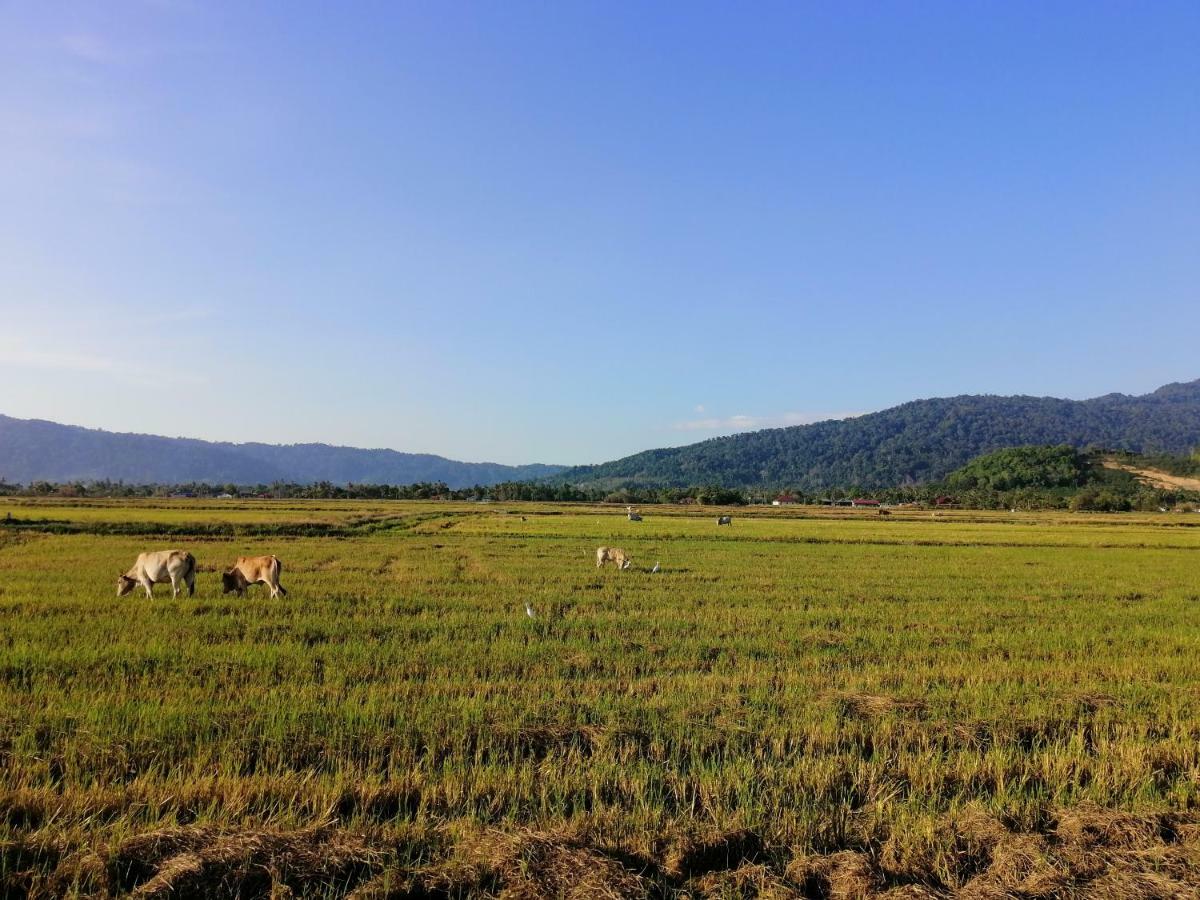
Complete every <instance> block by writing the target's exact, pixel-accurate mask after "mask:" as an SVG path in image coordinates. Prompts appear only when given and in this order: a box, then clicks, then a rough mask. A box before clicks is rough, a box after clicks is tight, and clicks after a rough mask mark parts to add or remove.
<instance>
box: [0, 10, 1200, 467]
mask: <svg viewBox="0 0 1200 900" xmlns="http://www.w3.org/2000/svg"><path fill="white" fill-rule="evenodd" d="M1197 48H1200V4H1198V3H1196V2H1194V0H1190V2H1181V3H1172V2H1155V3H1134V2H1129V3H1103V2H1100V3H1097V2H1086V3H1084V2H1079V3H1069V2H1062V3H1043V2H1031V3H1020V2H978V3H973V2H959V0H954V2H945V3H919V4H918V3H877V2H870V3H862V4H857V3H801V2H788V3H780V4H770V3H755V4H745V3H727V4H715V3H703V2H699V3H697V2H688V3H676V4H671V3H663V4H646V3H632V2H629V3H623V2H611V0H606V2H596V3H572V2H564V3H520V2H504V3H495V2H488V3H478V4H463V3H407V4H402V3H394V2H379V3H347V4H329V3H300V2H276V3H266V2H264V3H258V2H256V3H243V2H236V3H235V2H229V3H224V4H221V3H215V2H213V3H209V2H200V0H194V2H192V0H141V2H134V0H126V2H111V3H109V2H105V3H100V2H87V3H83V2H79V3H72V2H61V3H58V2H55V3H47V2H43V0H8V2H3V0H0V412H3V413H7V414H9V415H15V416H21V417H40V418H49V419H54V420H58V421H63V422H70V423H75V424H83V425H89V426H97V427H104V428H108V429H112V430H120V431H144V432H152V433H162V434H170V435H187V436H195V437H204V438H211V439H225V440H265V441H272V442H292V441H307V440H321V441H328V442H334V443H345V444H353V445H359V446H387V447H394V448H397V449H402V450H413V451H430V452H436V453H442V454H445V455H448V456H451V457H454V458H458V459H471V460H480V459H492V460H497V461H501V462H532V461H543V462H563V463H576V462H590V461H601V460H605V459H610V458H614V457H617V456H621V455H624V454H626V453H629V452H632V451H636V450H639V449H644V448H648V447H653V446H663V445H668V444H680V443H687V442H691V441H693V440H699V439H702V438H705V437H709V436H712V435H714V434H719V433H728V432H729V431H731V430H735V429H737V428H744V427H754V426H759V425H764V424H776V423H781V422H801V421H810V420H813V419H818V418H826V417H830V416H837V415H845V414H849V413H855V412H863V411H868V410H875V409H881V408H884V407H887V406H890V405H894V404H896V403H899V402H903V401H906V400H909V399H913V398H917V397H926V396H938V395H947V394H956V393H1003V394H1007V393H1032V394H1039V395H1042V394H1049V395H1055V396H1067V397H1076V398H1082V397H1087V396H1094V395H1097V394H1102V393H1107V392H1109V391H1123V392H1127V393H1142V392H1145V391H1148V390H1152V389H1153V388H1155V387H1157V386H1158V385H1160V384H1162V383H1164V382H1168V381H1177V380H1190V379H1193V378H1196V377H1198V376H1200V290H1198V287H1200V52H1198V49H1197Z"/></svg>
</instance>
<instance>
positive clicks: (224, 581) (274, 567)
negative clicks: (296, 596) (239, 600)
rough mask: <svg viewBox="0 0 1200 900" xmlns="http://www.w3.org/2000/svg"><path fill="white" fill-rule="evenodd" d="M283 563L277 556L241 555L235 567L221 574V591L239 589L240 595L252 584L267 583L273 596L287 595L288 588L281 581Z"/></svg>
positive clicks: (226, 592) (226, 591) (227, 591)
mask: <svg viewBox="0 0 1200 900" xmlns="http://www.w3.org/2000/svg"><path fill="white" fill-rule="evenodd" d="M282 571H283V565H282V564H281V563H280V562H279V557H277V556H239V557H238V558H237V562H235V563H234V564H233V568H232V569H229V570H228V571H226V572H223V573H222V574H221V593H223V594H228V593H230V592H232V591H237V594H238V596H239V597H240V596H242V594H243V592H244V591H245V590H246V588H248V587H249V586H250V585H252V584H265V585H266V586H267V588H268V589H269V590H270V591H271V596H272V597H273V598H274V597H279V596H284V597H286V596H287V590H286V589H285V588H284V586H283V585H282V584H280V583H279V573H280V572H282Z"/></svg>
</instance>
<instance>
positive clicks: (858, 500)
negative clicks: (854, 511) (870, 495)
mask: <svg viewBox="0 0 1200 900" xmlns="http://www.w3.org/2000/svg"><path fill="white" fill-rule="evenodd" d="M850 505H851V506H872V507H876V506H879V501H878V500H869V499H867V498H866V497H855V498H854V499H853V500H851V501H850Z"/></svg>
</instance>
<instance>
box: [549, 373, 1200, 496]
mask: <svg viewBox="0 0 1200 900" xmlns="http://www.w3.org/2000/svg"><path fill="white" fill-rule="evenodd" d="M1060 444H1065V445H1068V446H1070V447H1076V448H1085V447H1105V448H1108V449H1113V450H1129V451H1133V452H1136V453H1149V454H1154V453H1167V454H1186V453H1188V452H1189V451H1190V450H1191V449H1192V448H1193V447H1195V446H1197V445H1200V380H1197V381H1192V382H1187V383H1184V384H1169V385H1166V386H1164V387H1161V388H1159V389H1158V390H1156V391H1154V392H1153V393H1151V394H1146V395H1144V396H1136V397H1135V396H1129V395H1126V394H1107V395H1105V396H1103V397H1096V398H1094V399H1091V400H1061V399H1057V398H1054V397H1028V396H1015V397H998V396H991V395H981V396H970V395H964V396H959V397H944V398H937V399H931V400H916V401H913V402H911V403H905V404H903V405H901V406H896V407H893V408H892V409H887V410H883V411H882V412H877V413H871V414H869V415H865V416H859V417H857V418H854V419H844V420H840V421H829V422H818V423H816V424H814V425H800V426H795V427H791V428H774V429H769V430H765V431H756V432H750V433H746V434H737V435H732V436H730V437H721V438H713V439H711V440H707V441H703V442H701V443H698V444H691V445H689V446H686V447H675V448H668V449H661V450H647V451H645V452H642V453H637V454H634V455H633V456H627V457H625V458H624V459H619V460H615V461H613V462H608V463H603V464H601V465H596V466H579V467H575V468H571V469H567V470H566V471H564V472H561V473H559V474H557V475H556V476H554V479H553V480H555V481H560V480H565V481H567V482H569V483H572V484H578V485H598V486H607V487H620V486H626V485H630V486H635V485H636V486H668V487H669V486H679V487H682V486H686V485H695V484H720V485H724V486H727V487H793V488H798V489H801V490H820V489H822V488H827V487H833V486H839V485H841V486H847V485H858V486H861V487H865V488H872V487H887V486H893V485H901V484H911V483H922V482H928V481H936V480H939V479H942V478H944V477H945V476H947V475H948V474H949V473H950V472H953V471H954V470H955V469H958V468H960V467H962V466H964V465H966V464H967V463H968V462H969V461H970V460H972V459H973V458H975V457H977V456H979V455H981V454H984V453H990V452H992V451H994V450H999V449H1002V448H1005V447H1019V446H1027V445H1060Z"/></svg>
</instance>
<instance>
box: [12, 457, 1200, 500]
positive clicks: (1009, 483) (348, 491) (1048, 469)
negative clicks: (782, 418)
mask: <svg viewBox="0 0 1200 900" xmlns="http://www.w3.org/2000/svg"><path fill="white" fill-rule="evenodd" d="M1106 458H1116V459H1118V460H1119V461H1121V462H1123V463H1126V464H1128V465H1131V466H1140V467H1145V468H1153V469H1156V470H1159V471H1162V472H1165V473H1168V474H1172V475H1181V476H1200V450H1197V451H1195V452H1193V453H1192V454H1190V455H1186V456H1183V455H1170V454H1153V455H1139V454H1132V453H1127V452H1122V451H1116V452H1114V451H1106V450H1078V449H1076V448H1074V447H1071V446H1068V445H1065V444H1062V445H1057V446H1031V447H1012V448H1005V449H1002V450H997V451H995V452H993V453H988V454H984V455H982V456H979V457H976V458H975V459H973V460H972V461H970V462H969V463H968V464H967V465H965V466H963V467H961V468H959V469H957V470H955V471H954V472H951V473H950V474H949V475H948V476H947V477H946V478H944V479H938V480H935V481H929V482H926V483H924V484H901V485H893V486H891V487H887V488H882V489H879V488H876V489H869V488H866V487H864V486H862V485H854V484H850V485H846V486H842V487H834V488H830V489H825V490H815V491H814V490H805V489H803V488H801V487H798V486H795V487H788V486H782V487H779V488H777V489H772V490H765V489H758V490H750V489H745V488H736V487H727V486H723V485H719V484H709V485H693V486H690V487H652V486H645V485H637V484H635V483H629V484H625V485H620V486H616V487H612V486H608V487H599V486H594V485H573V484H570V483H568V482H565V481H560V482H557V483H554V482H550V481H545V480H542V481H508V482H502V483H500V484H494V485H474V486H472V487H469V488H451V487H449V486H448V485H447V484H446V483H445V482H442V481H435V482H416V483H413V484H404V485H389V484H334V483H333V482H330V481H318V482H313V483H309V484H301V483H296V482H281V481H276V482H272V483H270V484H265V483H264V484H252V485H238V484H233V483H226V484H210V483H208V482H188V483H183V484H127V483H125V482H121V481H110V480H98V481H90V482H84V481H75V482H70V483H61V484H60V483H52V482H48V481H38V482H34V483H32V484H28V485H20V484H12V483H8V482H5V481H3V480H0V495H5V496H24V497H63V498H70V497H109V498H121V497H125V498H139V497H140V498H150V497H158V498H170V497H194V498H205V499H216V498H222V497H229V498H257V497H261V498H273V499H305V500H458V501H476V502H478V501H501V502H509V501H517V502H520V501H532V502H543V503H577V502H580V503H619V504H652V503H668V504H671V503H674V504H679V503H697V504H703V505H708V506H738V505H747V504H768V503H771V502H773V501H774V500H775V499H778V498H780V497H783V498H786V500H787V501H788V502H793V503H798V504H820V503H826V504H828V503H837V502H838V501H842V500H849V499H852V498H858V497H869V498H871V499H874V500H878V501H880V502H881V503H885V504H903V503H913V504H936V503H939V502H941V503H953V504H954V505H957V506H961V507H967V508H973V509H1011V508H1020V509H1076V510H1099V511H1114V512H1115V511H1124V510H1135V509H1137V510H1155V509H1159V508H1162V507H1170V506H1176V505H1179V504H1182V503H1196V502H1198V501H1200V493H1197V492H1194V491H1186V490H1167V489H1162V488H1155V487H1152V486H1150V485H1147V484H1145V483H1144V482H1142V481H1141V480H1139V479H1138V478H1137V477H1136V476H1135V475H1134V474H1132V473H1131V472H1128V471H1125V470H1123V469H1114V468H1109V467H1106V466H1105V465H1104V464H1103V463H1104V460H1105V459H1106Z"/></svg>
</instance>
